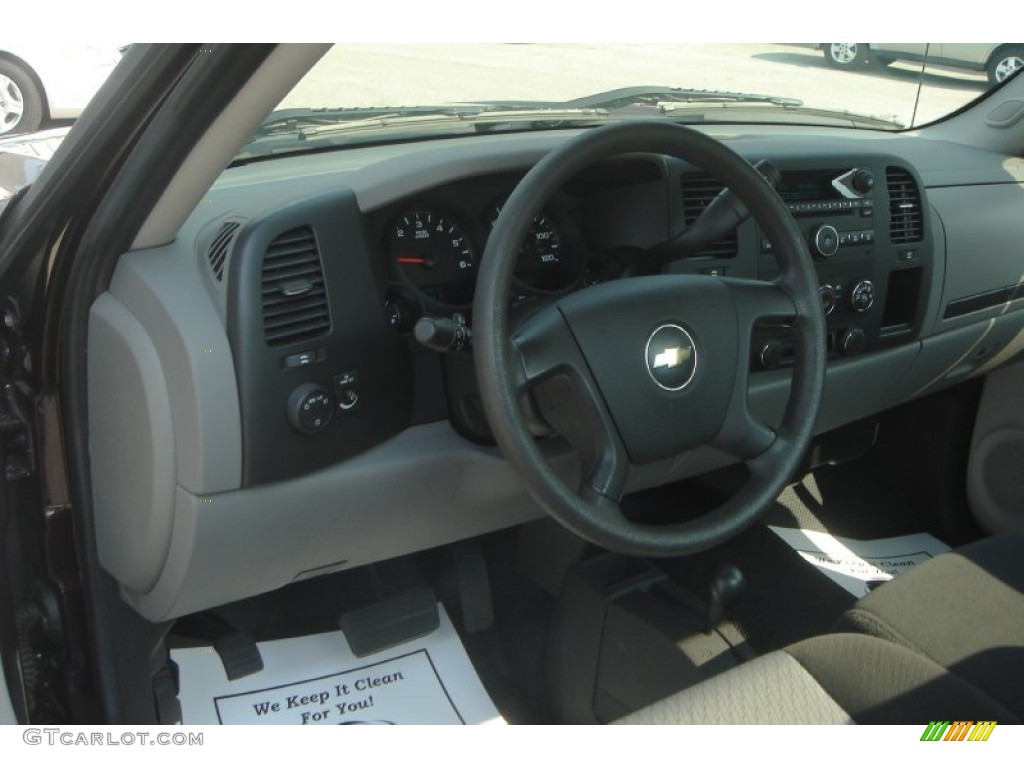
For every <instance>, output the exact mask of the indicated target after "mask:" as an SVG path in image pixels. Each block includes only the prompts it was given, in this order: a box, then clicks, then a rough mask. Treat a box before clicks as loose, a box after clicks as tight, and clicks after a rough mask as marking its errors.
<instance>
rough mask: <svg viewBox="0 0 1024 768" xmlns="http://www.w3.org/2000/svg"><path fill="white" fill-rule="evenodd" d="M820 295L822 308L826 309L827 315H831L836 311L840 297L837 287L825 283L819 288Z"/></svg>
mask: <svg viewBox="0 0 1024 768" xmlns="http://www.w3.org/2000/svg"><path fill="white" fill-rule="evenodd" d="M818 295H819V296H821V308H822V309H823V310H824V311H825V314H826V315H831V314H832V313H833V312H834V311H835V308H836V301H837V299H838V291H837V290H836V287H835V286H833V285H829V284H828V283H825V284H824V285H822V286H820V287H819V288H818Z"/></svg>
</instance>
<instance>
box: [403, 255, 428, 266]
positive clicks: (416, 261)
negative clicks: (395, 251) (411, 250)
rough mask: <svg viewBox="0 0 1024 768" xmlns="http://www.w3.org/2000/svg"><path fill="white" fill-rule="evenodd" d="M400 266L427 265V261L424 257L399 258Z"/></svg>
mask: <svg viewBox="0 0 1024 768" xmlns="http://www.w3.org/2000/svg"><path fill="white" fill-rule="evenodd" d="M398 263H399V264H426V263H427V259H426V258H425V257H424V256H399V257H398Z"/></svg>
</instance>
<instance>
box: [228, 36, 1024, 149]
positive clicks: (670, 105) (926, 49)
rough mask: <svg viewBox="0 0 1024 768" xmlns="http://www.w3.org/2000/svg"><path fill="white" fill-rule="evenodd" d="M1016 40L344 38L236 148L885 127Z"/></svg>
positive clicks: (930, 103) (1017, 57) (993, 71)
mask: <svg viewBox="0 0 1024 768" xmlns="http://www.w3.org/2000/svg"><path fill="white" fill-rule="evenodd" d="M1022 57H1024V48H1022V47H1021V44H1016V43H970V44H966V43H813V44H811V43H802V44H778V43H771V44H750V43H743V44H740V43H731V44H672V45H669V44H582V43H566V44H459V45H447V44H343V45H336V46H334V47H333V48H332V49H331V50H330V51H329V52H328V53H327V54H326V55H325V56H324V58H323V59H322V60H321V61H320V62H319V64H318V65H317V66H316V67H314V68H313V69H312V70H310V72H309V73H308V74H307V75H306V77H305V78H303V80H302V81H301V82H299V83H298V84H297V86H296V87H295V88H294V89H293V90H292V92H291V93H289V95H288V96H287V97H286V98H285V99H284V101H283V102H282V103H281V104H280V105H279V107H278V111H276V112H274V113H273V114H271V115H270V116H269V117H268V119H267V121H266V122H265V123H264V126H263V127H262V128H261V129H260V131H258V132H257V134H256V135H255V136H254V137H253V141H252V142H250V143H249V144H247V145H246V146H245V147H244V148H243V150H242V152H241V153H240V155H239V157H240V158H250V157H259V156H261V155H269V154H275V153H278V152H289V151H301V150H304V149H312V148H315V147H317V146H323V145H328V146H330V145H335V144H361V143H380V142H386V141H400V140H408V139H411V138H422V137H424V136H437V135H445V134H450V133H472V132H477V133H479V132H484V131H488V132H496V131H524V130H535V129H550V128H553V127H578V126H581V125H587V124H598V123H601V122H608V121H613V120H621V119H626V118H634V117H637V116H647V117H661V118H665V119H670V120H674V121H678V122H688V123H708V124H714V123H734V124H735V123H783V124H802V125H822V126H846V127H855V128H863V129H865V130H889V131H896V130H902V129H905V128H910V127H914V126H919V125H922V124H925V123H929V122H932V121H935V120H938V119H941V118H943V117H945V116H946V115H949V114H950V113H952V112H955V111H956V110H958V109H959V108H960V107H962V106H964V105H965V104H967V103H968V102H970V101H972V100H974V99H976V98H978V97H979V96H981V95H982V94H984V93H985V92H986V90H987V89H989V88H993V87H997V86H998V85H999V84H1000V83H1001V82H1002V81H1004V80H1006V79H1007V78H1009V77H1012V76H1013V75H1014V74H1015V73H1016V71H1017V69H1019V68H1020V67H1021V66H1022V65H1024V59H1022Z"/></svg>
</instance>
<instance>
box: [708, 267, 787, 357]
mask: <svg viewBox="0 0 1024 768" xmlns="http://www.w3.org/2000/svg"><path fill="white" fill-rule="evenodd" d="M720 279H721V281H722V282H723V283H725V285H726V287H727V288H728V289H729V293H730V294H731V295H732V298H733V302H734V304H735V305H736V320H737V326H738V328H739V332H740V335H741V340H744V339H745V340H746V341H747V343H748V344H749V339H750V332H751V331H753V330H754V326H756V325H757V324H758V323H760V322H774V323H779V324H783V325H792V324H793V322H794V321H795V320H796V317H797V314H798V312H797V308H796V304H795V303H794V302H793V298H792V297H791V296H790V294H789V291H788V290H787V289H786V287H785V286H784V285H783V284H782V283H780V282H778V281H772V282H766V281H763V280H740V279H737V278H733V277H723V278H720Z"/></svg>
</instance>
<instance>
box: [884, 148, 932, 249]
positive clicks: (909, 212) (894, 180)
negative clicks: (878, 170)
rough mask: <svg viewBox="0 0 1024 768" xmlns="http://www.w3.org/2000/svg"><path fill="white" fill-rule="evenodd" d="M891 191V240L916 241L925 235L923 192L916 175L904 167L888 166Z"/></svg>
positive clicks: (894, 241)
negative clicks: (918, 185) (916, 181)
mask: <svg viewBox="0 0 1024 768" xmlns="http://www.w3.org/2000/svg"><path fill="white" fill-rule="evenodd" d="M885 184H886V188H887V189H888V191H889V240H890V241H891V242H892V243H894V244H899V243H916V242H918V241H919V240H921V239H922V238H923V237H924V211H923V210H922V208H921V193H920V191H919V190H918V188H917V184H916V183H915V181H914V177H913V176H911V175H910V172H909V171H907V170H905V169H903V168H892V167H890V168H886V169H885Z"/></svg>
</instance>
